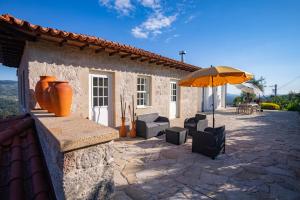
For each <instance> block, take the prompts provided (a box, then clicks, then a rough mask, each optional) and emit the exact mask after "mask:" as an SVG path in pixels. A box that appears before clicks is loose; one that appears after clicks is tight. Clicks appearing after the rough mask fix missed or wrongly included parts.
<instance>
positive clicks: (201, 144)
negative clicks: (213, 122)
mask: <svg viewBox="0 0 300 200" xmlns="http://www.w3.org/2000/svg"><path fill="white" fill-rule="evenodd" d="M225 136H226V134H225V126H221V127H218V128H210V127H208V128H206V129H205V130H204V131H198V132H197V134H193V142H192V152H197V153H201V154H204V155H206V156H209V157H211V158H212V159H215V157H217V156H218V155H219V153H220V152H221V151H222V153H225Z"/></svg>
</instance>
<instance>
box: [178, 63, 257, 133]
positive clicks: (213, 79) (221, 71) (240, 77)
mask: <svg viewBox="0 0 300 200" xmlns="http://www.w3.org/2000/svg"><path fill="white" fill-rule="evenodd" d="M252 78H253V75H252V74H250V73H248V72H244V71H241V70H239V69H235V68H232V67H227V66H218V67H213V66H211V67H210V68H203V69H199V70H197V71H195V72H193V73H191V74H189V75H187V76H186V77H184V78H183V79H181V80H180V81H179V85H180V86H185V87H212V95H213V96H212V99H213V103H212V106H213V128H215V102H214V101H215V97H214V90H213V89H214V87H216V86H220V85H225V84H240V83H243V82H245V81H248V80H250V79H252Z"/></svg>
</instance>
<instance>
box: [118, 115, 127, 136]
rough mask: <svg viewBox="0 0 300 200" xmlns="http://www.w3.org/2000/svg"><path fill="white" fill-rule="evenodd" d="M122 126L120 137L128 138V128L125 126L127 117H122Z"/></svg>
mask: <svg viewBox="0 0 300 200" xmlns="http://www.w3.org/2000/svg"><path fill="white" fill-rule="evenodd" d="M121 120H122V124H121V127H120V130H119V135H120V137H126V136H127V131H126V126H125V117H122V119H121Z"/></svg>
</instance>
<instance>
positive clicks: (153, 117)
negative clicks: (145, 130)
mask: <svg viewBox="0 0 300 200" xmlns="http://www.w3.org/2000/svg"><path fill="white" fill-rule="evenodd" d="M158 117H159V115H158V113H151V114H145V115H139V116H137V119H138V120H141V121H144V122H146V123H147V122H154V121H155V120H156V119H157V118H158Z"/></svg>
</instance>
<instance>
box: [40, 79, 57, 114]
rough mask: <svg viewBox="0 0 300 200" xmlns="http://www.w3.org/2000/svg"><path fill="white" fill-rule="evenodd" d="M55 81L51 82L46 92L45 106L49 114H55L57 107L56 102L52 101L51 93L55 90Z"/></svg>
mask: <svg viewBox="0 0 300 200" xmlns="http://www.w3.org/2000/svg"><path fill="white" fill-rule="evenodd" d="M55 83H56V82H55V81H49V82H48V84H49V86H48V88H47V89H46V90H45V91H44V96H43V97H44V105H45V109H47V110H48V112H49V113H55V112H54V109H55V105H54V102H52V100H51V91H52V92H53V90H54V85H55Z"/></svg>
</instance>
